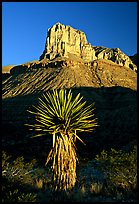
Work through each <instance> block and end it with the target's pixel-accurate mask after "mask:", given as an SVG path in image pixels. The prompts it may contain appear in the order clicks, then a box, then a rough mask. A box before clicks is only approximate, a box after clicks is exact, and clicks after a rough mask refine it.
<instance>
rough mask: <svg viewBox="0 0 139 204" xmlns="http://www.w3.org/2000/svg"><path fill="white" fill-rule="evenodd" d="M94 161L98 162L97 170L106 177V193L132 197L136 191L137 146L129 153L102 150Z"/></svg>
mask: <svg viewBox="0 0 139 204" xmlns="http://www.w3.org/2000/svg"><path fill="white" fill-rule="evenodd" d="M96 160H97V161H98V162H99V165H98V168H99V169H101V170H102V171H103V172H104V174H105V175H106V176H107V180H106V183H107V185H106V186H105V188H106V192H108V193H109V194H116V195H117V194H120V193H122V194H123V195H125V194H126V196H127V195H131V197H132V196H134V193H135V192H136V190H137V146H134V148H133V150H130V152H126V151H123V150H115V149H111V151H110V152H107V151H105V150H103V151H102V152H101V153H100V155H97V156H96Z"/></svg>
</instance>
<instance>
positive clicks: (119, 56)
mask: <svg viewBox="0 0 139 204" xmlns="http://www.w3.org/2000/svg"><path fill="white" fill-rule="evenodd" d="M93 48H94V49H95V52H96V57H97V59H106V60H111V61H113V62H115V63H116V64H119V65H121V66H125V67H129V68H131V69H132V70H134V71H137V66H136V65H135V64H134V63H133V61H132V60H131V59H130V57H128V56H127V55H125V54H124V53H123V52H122V51H121V50H120V49H119V48H112V49H110V48H106V47H102V46H93Z"/></svg>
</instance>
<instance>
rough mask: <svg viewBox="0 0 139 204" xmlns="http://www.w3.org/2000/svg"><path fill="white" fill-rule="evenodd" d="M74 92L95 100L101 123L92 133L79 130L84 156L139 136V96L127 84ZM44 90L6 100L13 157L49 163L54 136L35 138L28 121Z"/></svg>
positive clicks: (7, 141)
mask: <svg viewBox="0 0 139 204" xmlns="http://www.w3.org/2000/svg"><path fill="white" fill-rule="evenodd" d="M72 91H73V94H74V95H76V94H77V93H79V92H80V93H81V96H84V100H87V103H88V104H90V103H93V102H95V105H94V107H95V108H96V109H95V111H94V113H95V117H97V118H98V124H99V126H98V127H96V129H95V131H93V132H92V133H79V136H80V137H81V138H82V139H83V141H84V142H85V143H86V146H84V145H83V144H82V143H80V142H78V141H77V152H78V153H79V155H80V156H82V157H91V158H92V157H94V156H95V155H96V154H97V153H99V152H100V151H101V150H103V149H107V150H108V149H110V148H111V147H113V148H122V147H123V146H124V145H127V144H128V143H130V142H131V141H133V140H136V136H137V110H136V108H137V107H136V106H137V97H136V91H133V90H131V89H129V88H123V87H119V86H117V87H102V88H93V87H77V88H73V89H72ZM41 94H42V93H41V92H38V93H36V94H30V95H22V96H17V97H14V98H7V99H4V100H3V101H2V123H3V127H2V133H3V138H2V141H3V149H4V150H5V151H7V152H9V153H10V154H12V155H13V156H21V155H24V158H25V159H32V158H34V157H35V158H36V159H37V160H38V161H39V162H43V164H44V163H45V160H46V157H47V155H48V152H49V151H50V148H51V145H52V137H51V136H49V135H48V136H46V137H38V138H33V139H31V138H30V137H31V136H32V135H33V134H34V133H32V132H30V131H29V130H28V129H27V127H25V126H24V124H25V123H32V122H33V118H32V116H30V114H29V113H28V112H27V109H30V108H31V106H32V105H33V104H35V105H36V104H37V101H38V97H40V96H41Z"/></svg>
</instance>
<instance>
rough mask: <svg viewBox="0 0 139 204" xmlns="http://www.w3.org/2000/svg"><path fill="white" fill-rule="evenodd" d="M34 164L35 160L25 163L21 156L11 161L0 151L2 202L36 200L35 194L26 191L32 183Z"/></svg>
mask: <svg viewBox="0 0 139 204" xmlns="http://www.w3.org/2000/svg"><path fill="white" fill-rule="evenodd" d="M34 165H35V160H32V161H31V162H30V163H25V162H24V158H23V157H18V158H17V159H15V160H14V161H12V159H11V157H10V156H9V155H7V154H6V153H5V152H2V202H27V201H29V202H34V201H36V197H37V196H36V194H35V193H28V192H27V191H28V190H31V186H32V187H33V184H34V180H33V177H34V174H33V172H34V171H35V169H34V168H33V167H34ZM27 187H28V188H27ZM29 187H30V188H29Z"/></svg>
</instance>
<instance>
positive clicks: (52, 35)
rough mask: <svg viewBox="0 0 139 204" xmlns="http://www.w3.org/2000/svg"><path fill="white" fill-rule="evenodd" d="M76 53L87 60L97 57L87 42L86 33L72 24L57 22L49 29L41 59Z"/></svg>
mask: <svg viewBox="0 0 139 204" xmlns="http://www.w3.org/2000/svg"><path fill="white" fill-rule="evenodd" d="M69 54H74V55H76V56H78V57H81V58H82V59H83V60H85V61H92V60H94V59H96V56H95V50H94V49H93V47H92V46H91V45H90V44H89V43H88V42H87V39H86V35H85V34H84V33H83V32H82V31H80V30H76V29H74V28H72V27H70V26H65V25H62V24H60V23H56V24H55V25H54V26H52V27H51V28H50V29H49V30H48V34H47V39H46V44H45V50H44V52H43V54H42V55H41V56H40V59H43V58H48V59H50V60H51V59H54V58H55V57H57V56H65V57H68V55H69Z"/></svg>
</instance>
